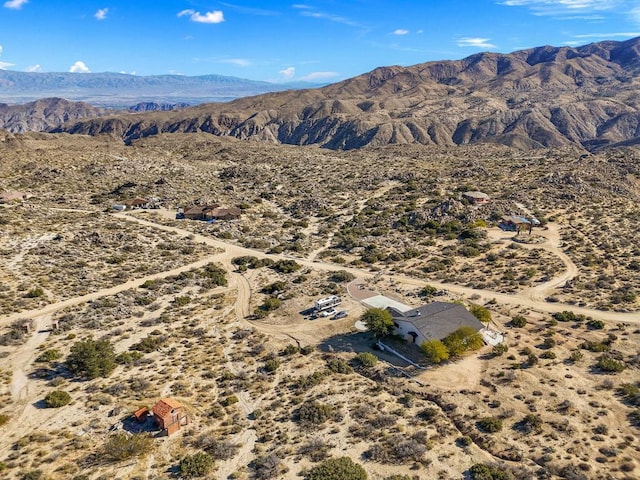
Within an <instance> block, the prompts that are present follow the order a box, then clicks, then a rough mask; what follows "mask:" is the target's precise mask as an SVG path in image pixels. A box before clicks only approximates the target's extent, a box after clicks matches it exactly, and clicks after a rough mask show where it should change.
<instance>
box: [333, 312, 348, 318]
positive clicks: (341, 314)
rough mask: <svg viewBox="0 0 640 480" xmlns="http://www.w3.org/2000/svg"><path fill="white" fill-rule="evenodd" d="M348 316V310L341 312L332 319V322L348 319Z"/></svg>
mask: <svg viewBox="0 0 640 480" xmlns="http://www.w3.org/2000/svg"><path fill="white" fill-rule="evenodd" d="M347 315H349V314H348V313H347V311H346V310H340V311H339V312H337V313H336V314H335V315H334V316H333V317H331V320H338V319H340V318H344V317H346V316H347Z"/></svg>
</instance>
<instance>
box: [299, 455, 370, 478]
mask: <svg viewBox="0 0 640 480" xmlns="http://www.w3.org/2000/svg"><path fill="white" fill-rule="evenodd" d="M304 478H305V480H367V472H366V471H365V470H364V468H362V467H361V466H360V465H359V464H357V463H355V462H354V461H353V460H351V459H350V458H349V457H341V458H330V459H328V460H325V461H324V462H322V463H321V464H320V465H316V466H315V467H313V468H311V469H310V470H309V471H308V472H307V473H306V474H305V475H304Z"/></svg>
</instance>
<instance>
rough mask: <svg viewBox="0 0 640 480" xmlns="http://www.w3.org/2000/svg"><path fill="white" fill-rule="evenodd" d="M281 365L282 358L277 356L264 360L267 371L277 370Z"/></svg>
mask: <svg viewBox="0 0 640 480" xmlns="http://www.w3.org/2000/svg"><path fill="white" fill-rule="evenodd" d="M279 367H280V360H278V359H277V358H271V359H269V360H267V361H266V362H264V370H265V371H266V372H269V373H271V372H275V371H276V370H277V369H278V368H279Z"/></svg>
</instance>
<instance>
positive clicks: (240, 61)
mask: <svg viewBox="0 0 640 480" xmlns="http://www.w3.org/2000/svg"><path fill="white" fill-rule="evenodd" d="M220 61H221V62H222V63H230V64H232V65H237V66H239V67H248V66H249V65H251V61H250V60H247V59H246V58H225V59H224V60H220Z"/></svg>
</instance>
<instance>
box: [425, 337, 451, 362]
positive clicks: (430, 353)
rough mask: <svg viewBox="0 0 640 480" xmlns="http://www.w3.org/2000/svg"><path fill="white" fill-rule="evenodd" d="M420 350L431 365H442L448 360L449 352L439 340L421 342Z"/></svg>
mask: <svg viewBox="0 0 640 480" xmlns="http://www.w3.org/2000/svg"><path fill="white" fill-rule="evenodd" d="M420 350H422V353H423V354H424V356H425V357H427V360H429V361H430V362H431V363H435V364H438V363H442V362H444V361H445V360H447V359H448V358H449V350H447V347H445V345H444V343H442V342H441V341H440V340H428V341H426V342H422V345H420Z"/></svg>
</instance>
